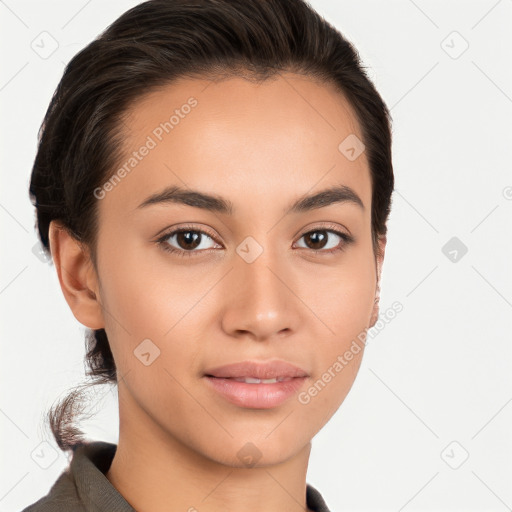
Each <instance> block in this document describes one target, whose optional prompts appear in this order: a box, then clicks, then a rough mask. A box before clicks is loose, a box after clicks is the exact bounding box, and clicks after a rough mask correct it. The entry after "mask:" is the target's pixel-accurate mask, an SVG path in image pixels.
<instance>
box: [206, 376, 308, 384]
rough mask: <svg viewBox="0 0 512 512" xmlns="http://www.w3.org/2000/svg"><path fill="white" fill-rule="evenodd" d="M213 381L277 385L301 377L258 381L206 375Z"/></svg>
mask: <svg viewBox="0 0 512 512" xmlns="http://www.w3.org/2000/svg"><path fill="white" fill-rule="evenodd" d="M206 377H211V378H212V379H229V380H235V381H236V382H245V383H246V384H276V383H277V382H287V381H290V380H292V379H296V378H300V377H274V378H273V379H258V378H256V377H216V376H215V375H206Z"/></svg>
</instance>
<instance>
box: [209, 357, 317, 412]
mask: <svg viewBox="0 0 512 512" xmlns="http://www.w3.org/2000/svg"><path fill="white" fill-rule="evenodd" d="M203 377H204V378H205V380H206V381H207V382H208V385H209V387H210V389H213V390H214V391H216V392H217V393H218V394H220V396H222V397H223V398H224V399H225V400H227V401H228V402H230V403H231V404H234V405H237V406H239V407H243V408H248V409H270V408H274V407H278V406H279V405H282V404H284V403H285V402H287V401H288V400H289V399H290V398H291V397H292V396H293V395H295V394H297V392H298V391H299V390H300V388H301V387H302V386H303V385H304V383H305V382H306V380H308V378H309V374H308V372H306V371H305V370H304V369H302V368H300V367H298V366H296V365H293V364H291V363H288V362H286V361H282V360H273V361H267V362H263V363H262V362H257V361H244V362H241V363H234V364H230V365H224V366H221V367H218V368H213V369H209V370H207V371H206V373H205V374H204V375H203Z"/></svg>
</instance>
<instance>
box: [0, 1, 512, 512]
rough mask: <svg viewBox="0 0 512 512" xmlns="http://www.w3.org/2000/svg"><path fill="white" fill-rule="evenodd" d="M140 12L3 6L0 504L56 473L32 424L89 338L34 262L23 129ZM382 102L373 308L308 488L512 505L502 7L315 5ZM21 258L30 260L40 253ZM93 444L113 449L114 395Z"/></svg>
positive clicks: (372, 497)
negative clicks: (386, 153)
mask: <svg viewBox="0 0 512 512" xmlns="http://www.w3.org/2000/svg"><path fill="white" fill-rule="evenodd" d="M137 3H139V2H138V1H135V0H133V1H129V0H125V1H120V0H117V1H111V2H100V1H99V0H89V1H86V0H59V1H45V2H36V1H30V2H28V1H23V0H16V1H15V0H5V1H2V2H0V19H1V26H2V30H1V31H0V38H1V48H0V51H1V59H2V60H1V62H2V64H1V67H0V104H1V116H0V125H1V129H2V134H1V141H2V151H1V153H0V173H1V186H0V224H1V229H2V243H1V245H0V255H1V265H0V307H1V323H0V333H1V343H2V357H1V379H2V382H1V389H2V395H1V403H0V426H1V432H2V436H1V443H2V447H1V453H2V456H1V461H2V466H1V478H0V510H2V511H8V512H16V511H19V510H21V509H22V508H23V507H24V506H26V505H28V504H29V503H32V502H34V501H35V500H37V499H39V498H40V497H42V496H43V494H45V493H46V492H48V490H49V488H50V486H51V485H52V484H53V483H54V481H55V480H56V478H57V477H58V476H59V474H60V473H61V471H62V470H63V469H64V468H65V466H66V465H67V463H68V461H67V458H66V456H65V455H64V454H63V453H62V452H60V450H59V449H58V448H57V446H56V444H55V443H54V442H53V438H52V436H51V434H50V432H49V429H47V428H46V427H45V426H44V424H43V423H42V420H43V414H44V413H45V412H46V411H47V409H48V408H49V407H50V405H51V404H52V403H53V401H54V400H56V399H57V398H59V397H62V395H63V394H64V393H65V392H66V391H67V390H68V389H69V388H70V387H71V386H73V385H74V384H77V383H79V382H81V381H82V380H83V378H84V366H83V359H84V353H85V348H84V341H83V334H84V328H83V327H82V326H81V325H80V324H79V323H78V322H77V321H76V320H75V319H74V317H73V315H72V314H71V312H70V310H69V308H68V306H67V304H66V302H65V300H64V298H63V296H62V293H61V290H60V287H59V284H58V280H57V275H56V272H55V268H54V267H53V266H52V265H49V264H48V263H46V262H45V261H44V260H43V259H41V258H40V257H39V256H38V254H37V250H36V249H37V238H36V234H35V230H34V209H33V207H32V205H31V204H30V201H29V197H28V184H29V177H30V171H31V166H32V164H33V160H34V156H35V151H36V142H37V131H38V129H39V126H40V123H41V121H42V118H43V115H44V113H45V111H46V108H47V106H48V103H49V101H50V98H51V96H52V93H53V91H54V89H55V87H56V86H57V83H58V81H59V80H60V78H61V75H62V72H63V70H64V66H65V65H66V63H67V62H68V61H69V60H70V59H71V58H72V57H73V56H74V55H75V54H76V53H77V52H78V51H79V50H80V49H81V48H83V47H84V46H85V45H86V44H88V43H89V42H90V41H91V40H92V39H93V38H95V37H96V36H97V35H98V34H99V33H100V32H101V31H103V29H105V28H106V27H107V25H108V24H110V23H111V22H112V21H113V20H114V19H116V18H117V17H118V16H119V15H120V14H121V13H123V12H124V11H126V10H127V9H128V8H130V7H132V6H134V5H136V4H137ZM310 3H311V5H312V6H313V7H314V8H315V9H317V10H318V11H319V12H320V14H322V15H323V16H324V17H326V19H327V20H328V21H330V22H331V23H333V24H334V25H335V26H336V27H337V28H338V29H339V30H340V31H341V32H342V33H343V34H344V35H345V36H346V37H347V38H348V39H349V40H350V41H351V42H353V43H354V44H355V46H356V48H357V50H358V51H359V52H360V55H361V57H362V60H363V63H364V64H365V66H367V67H368V73H369V75H370V78H371V79H372V80H373V81H374V82H375V84H376V86H377V89H378V90H379V92H380V93H381V95H382V96H383V98H384V100H385V101H386V103H387V105H388V106H389V108H390V109H391V115H392V117H393V137H394V144H393V150H394V170H395V177H396V189H395V193H394V200H393V206H392V213H391V217H390V220H389V224H388V225H389V236H388V246H387V251H386V258H385V262H384V267H383V278H382V294H381V316H382V317H384V316H386V311H388V310H389V308H391V305H392V304H393V303H396V302H399V303H400V304H401V305H402V307H403V309H402V311H400V312H399V313H398V314H396V315H394V317H393V318H392V319H389V318H388V317H389V316H390V314H389V311H388V317H386V318H383V321H382V322H381V323H379V324H378V326H379V329H377V330H375V329H373V332H372V331H370V333H369V337H368V340H369V341H368V346H367V348H366V352H365V355H364V358H363V362H362V365H361V369H360V372H359V374H358V377H357V379H356V381H355V383H354V385H353V388H352V390H351V392H350V393H349V395H348V397H347V398H346V400H345V402H344V403H343V404H342V406H341V407H340V409H339V410H338V412H337V413H336V414H335V415H334V417H333V418H332V419H331V420H330V421H329V423H328V424H327V425H326V426H325V427H324V428H323V430H321V431H320V433H319V434H318V435H317V436H316V437H315V438H314V439H313V449H312V455H311V460H310V465H309V470H308V478H307V480H308V482H310V483H312V484H313V485H315V486H316V487H317V488H318V489H319V490H320V492H321V493H322V494H323V495H324V497H325V500H326V502H327V503H328V505H329V506H330V507H331V509H332V510H333V511H344V510H357V511H363V510H368V511H370V510H372V511H384V510H389V511H402V510H405V511H413V510H446V511H449V510H464V511H473V510H474V511H477V510H478V511H483V510H485V511H489V510H493V511H501V510H510V509H511V507H512V485H511V482H512V440H511V437H512V436H511V425H512V379H511V377H510V375H511V364H512V348H511V343H510V342H511V334H510V333H511V331H512V321H511V319H512V271H511V262H512V242H511V234H512V173H511V160H512V159H511V154H512V140H511V139H512V137H511V133H512V129H511V126H510V119H511V115H512V76H511V75H512V71H511V67H510V63H511V62H512V51H511V50H512V40H511V39H512V35H511V34H512V31H511V30H510V28H511V21H512V1H511V0H500V1H496V0H486V1H483V0H482V1H471V2H470V1H467V0H464V1H463V0H460V1H446V0H444V1H440V0H438V1H426V0H415V1H413V0H410V1H409V0H394V1H389V0H388V1H387V2H383V1H379V0H373V1H369V0H350V1H348V0H311V2H310ZM34 247H35V248H36V249H34ZM91 398H92V400H96V401H97V402H98V406H97V407H96V408H95V409H96V410H97V412H98V414H97V415H96V416H94V417H93V418H91V419H90V420H88V421H85V422H84V423H83V426H84V429H85V431H86V434H87V436H88V437H90V438H92V439H102V440H106V441H111V442H117V431H118V417H117V411H116V408H117V402H116V400H117V396H116V391H115V388H108V387H105V388H102V389H101V390H100V389H98V390H97V391H96V393H95V394H94V395H92V397H91Z"/></svg>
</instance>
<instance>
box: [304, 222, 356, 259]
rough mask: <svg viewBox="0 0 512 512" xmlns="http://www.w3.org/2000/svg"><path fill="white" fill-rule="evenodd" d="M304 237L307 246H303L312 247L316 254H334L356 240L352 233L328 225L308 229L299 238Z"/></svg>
mask: <svg viewBox="0 0 512 512" xmlns="http://www.w3.org/2000/svg"><path fill="white" fill-rule="evenodd" d="M303 238H304V239H305V243H306V246H305V247H304V246H303V247H302V248H304V249H310V250H312V251H313V252H314V253H315V254H316V253H322V254H323V253H325V254H333V253H336V252H338V251H342V250H344V249H345V247H346V246H347V245H348V244H350V243H352V242H353V241H354V239H353V237H352V236H351V235H348V234H347V233H343V232H342V231H338V230H337V229H328V228H327V227H322V228H318V229H314V230H312V231H308V232H307V233H304V234H303V235H302V236H301V237H300V239H299V240H302V239H303ZM340 239H341V240H342V241H341V242H340ZM326 248H327V249H326Z"/></svg>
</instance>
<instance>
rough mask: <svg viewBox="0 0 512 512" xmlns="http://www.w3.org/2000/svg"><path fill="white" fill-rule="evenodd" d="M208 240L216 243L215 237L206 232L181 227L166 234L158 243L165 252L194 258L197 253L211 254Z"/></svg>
mask: <svg viewBox="0 0 512 512" xmlns="http://www.w3.org/2000/svg"><path fill="white" fill-rule="evenodd" d="M208 240H210V241H214V239H213V236H211V235H209V234H208V233H207V232H206V231H203V230H200V229H193V228H188V227H181V228H179V229H175V230H173V231H170V232H168V233H166V234H165V235H163V236H162V237H161V238H159V239H158V240H157V243H158V244H159V245H160V246H161V247H162V249H163V250H164V251H167V252H171V253H175V254H177V255H178V256H193V255H194V253H197V252H203V251H207V252H210V251H209V249H210V248H209V247H208ZM172 243H174V244H176V245H177V247H175V246H173V245H172ZM196 249H197V250H196Z"/></svg>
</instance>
